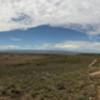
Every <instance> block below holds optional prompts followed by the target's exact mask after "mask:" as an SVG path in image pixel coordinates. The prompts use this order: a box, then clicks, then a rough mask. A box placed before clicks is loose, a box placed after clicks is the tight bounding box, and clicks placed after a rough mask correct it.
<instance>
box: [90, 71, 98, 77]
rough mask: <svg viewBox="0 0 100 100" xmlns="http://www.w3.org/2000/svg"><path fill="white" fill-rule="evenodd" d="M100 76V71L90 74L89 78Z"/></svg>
mask: <svg viewBox="0 0 100 100" xmlns="http://www.w3.org/2000/svg"><path fill="white" fill-rule="evenodd" d="M99 75H100V70H99V71H95V72H92V73H89V76H99Z"/></svg>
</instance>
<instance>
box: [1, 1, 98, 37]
mask: <svg viewBox="0 0 100 100" xmlns="http://www.w3.org/2000/svg"><path fill="white" fill-rule="evenodd" d="M40 25H50V26H59V27H64V28H71V29H75V30H79V31H84V32H86V33H88V34H93V35H95V34H100V0H0V31H9V30H15V29H28V28H32V27H37V26H40Z"/></svg>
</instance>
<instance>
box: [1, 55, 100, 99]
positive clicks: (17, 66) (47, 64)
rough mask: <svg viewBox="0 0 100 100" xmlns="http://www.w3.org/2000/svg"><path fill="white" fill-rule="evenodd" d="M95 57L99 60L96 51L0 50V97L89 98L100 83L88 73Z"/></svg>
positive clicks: (93, 96)
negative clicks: (20, 51)
mask: <svg viewBox="0 0 100 100" xmlns="http://www.w3.org/2000/svg"><path fill="white" fill-rule="evenodd" d="M95 58H96V59H98V62H99V61H100V58H99V56H98V55H69V56H64V55H36V54H22V55H21V54H20V55H18V54H0V100H90V98H91V100H92V98H95V96H96V90H95V87H96V86H99V84H100V80H99V78H97V79H91V78H90V77H89V71H90V69H89V68H88V65H89V64H90V63H91V61H92V60H93V59H95ZM99 66H100V64H99V63H97V64H96V65H95V68H96V69H99ZM94 100H96V99H94Z"/></svg>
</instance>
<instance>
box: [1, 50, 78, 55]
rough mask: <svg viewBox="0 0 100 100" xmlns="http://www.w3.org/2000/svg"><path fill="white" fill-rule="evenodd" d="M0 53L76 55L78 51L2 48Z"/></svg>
mask: <svg viewBox="0 0 100 100" xmlns="http://www.w3.org/2000/svg"><path fill="white" fill-rule="evenodd" d="M0 53H10V54H13V53H16V54H61V55H62V54H63V55H76V54H79V53H78V52H71V51H61V50H4V51H0Z"/></svg>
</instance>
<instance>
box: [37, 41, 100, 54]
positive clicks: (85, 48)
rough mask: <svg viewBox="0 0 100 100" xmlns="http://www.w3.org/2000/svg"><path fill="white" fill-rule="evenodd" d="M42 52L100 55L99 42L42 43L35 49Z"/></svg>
mask: <svg viewBox="0 0 100 100" xmlns="http://www.w3.org/2000/svg"><path fill="white" fill-rule="evenodd" d="M35 48H36V49H40V50H41V49H42V50H65V51H66V50H68V51H74V52H75V51H76V52H84V53H85V52H86V53H93V52H94V53H100V42H96V41H95V42H91V41H65V42H58V43H44V44H41V46H40V45H38V46H37V47H35Z"/></svg>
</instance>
